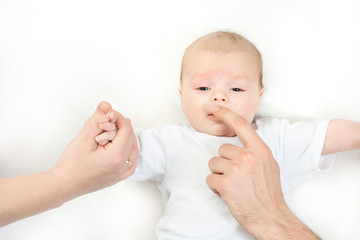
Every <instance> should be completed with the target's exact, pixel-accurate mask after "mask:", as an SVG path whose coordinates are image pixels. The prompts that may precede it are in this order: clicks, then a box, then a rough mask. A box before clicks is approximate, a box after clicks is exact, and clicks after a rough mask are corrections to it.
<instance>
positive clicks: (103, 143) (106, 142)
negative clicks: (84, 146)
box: [97, 139, 109, 146]
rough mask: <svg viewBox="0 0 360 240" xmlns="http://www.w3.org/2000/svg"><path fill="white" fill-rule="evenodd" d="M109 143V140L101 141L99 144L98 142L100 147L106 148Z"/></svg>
mask: <svg viewBox="0 0 360 240" xmlns="http://www.w3.org/2000/svg"><path fill="white" fill-rule="evenodd" d="M108 142H109V140H106V139H104V140H101V141H99V142H97V143H98V144H99V145H100V146H105V145H106V144H108Z"/></svg>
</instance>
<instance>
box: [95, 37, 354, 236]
mask: <svg viewBox="0 0 360 240" xmlns="http://www.w3.org/2000/svg"><path fill="white" fill-rule="evenodd" d="M179 92H180V97H181V106H182V111H183V112H184V113H185V115H186V119H187V120H188V123H189V124H187V125H186V126H178V125H173V124H161V125H157V126H155V127H154V128H153V129H148V130H144V131H138V132H137V140H138V147H139V161H138V165H137V168H136V171H135V173H134V175H133V176H131V177H130V179H133V180H154V181H156V182H157V185H158V188H159V190H160V192H161V195H162V200H163V203H164V206H165V213H164V216H163V217H162V218H161V220H160V222H159V224H158V227H157V236H158V238H159V239H252V237H251V236H249V235H248V234H247V233H246V232H245V231H244V230H242V229H241V227H240V226H239V224H238V223H237V221H236V220H235V219H234V218H233V217H232V215H231V213H230V211H229V209H228V208H227V206H226V204H225V203H224V201H223V200H222V198H221V197H220V196H218V195H216V194H214V193H213V192H212V191H211V190H210V189H209V187H208V186H207V184H206V178H207V176H208V175H209V174H210V173H211V172H210V169H209V167H208V161H209V159H211V158H212V157H213V156H216V155H218V149H219V147H220V146H221V145H223V144H225V143H230V144H233V145H235V146H239V147H242V146H243V145H242V143H241V142H240V140H239V138H238V137H237V136H236V135H235V132H234V130H233V129H232V128H230V127H229V126H228V125H226V124H225V123H224V122H222V121H220V120H219V119H217V118H216V117H215V116H214V115H213V114H212V112H213V111H214V109H215V108H217V107H218V106H222V107H226V108H228V109H230V110H232V111H233V112H235V113H237V114H239V115H241V116H243V117H244V118H245V119H246V120H247V121H248V122H249V123H253V127H254V129H255V130H256V132H257V134H258V135H259V136H260V137H261V138H262V140H263V141H264V142H265V143H266V144H267V145H268V146H269V148H270V149H271V151H272V153H273V156H274V158H275V159H276V161H277V162H278V164H279V167H280V178H281V184H282V188H283V190H287V189H289V188H291V187H293V186H295V185H296V184H298V183H300V182H301V181H303V180H305V179H306V178H308V177H309V176H310V175H311V174H313V173H314V172H316V171H319V170H325V169H329V168H330V167H331V166H332V164H333V162H334V159H335V155H334V154H333V153H335V152H339V151H345V150H351V149H358V148H360V137H359V136H360V134H359V129H360V124H359V123H355V122H350V121H346V120H331V121H316V122H313V123H305V122H300V123H294V124H290V123H289V122H288V121H287V120H279V119H257V120H255V121H254V117H255V115H256V114H257V112H258V110H259V105H260V100H261V97H262V94H263V92H264V87H263V84H262V57H261V54H260V53H259V51H258V50H257V49H256V47H255V46H254V45H253V44H252V43H251V42H250V41H248V40H247V39H245V38H244V37H242V36H241V35H239V34H236V33H232V32H214V33H210V34H208V35H205V36H203V37H201V38H200V39H198V40H197V41H195V42H194V43H192V44H191V45H190V46H189V47H188V48H187V50H186V51H185V54H184V57H183V61H182V68H181V82H180V89H179ZM253 121H254V122H253ZM113 122H114V121H112V122H107V123H103V124H101V125H100V128H102V129H103V130H104V132H103V133H102V134H101V135H99V136H97V137H96V141H97V142H98V143H99V144H100V145H104V144H106V143H107V142H108V141H111V140H112V138H113V135H114V131H116V130H114V123H113ZM340 130H341V131H340ZM356 131H357V132H356ZM128 164H131V162H129V163H128Z"/></svg>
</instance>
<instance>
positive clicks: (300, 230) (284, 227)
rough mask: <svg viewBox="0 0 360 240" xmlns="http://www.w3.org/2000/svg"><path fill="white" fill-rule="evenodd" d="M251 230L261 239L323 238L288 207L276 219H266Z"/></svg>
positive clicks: (308, 239) (304, 239)
mask: <svg viewBox="0 0 360 240" xmlns="http://www.w3.org/2000/svg"><path fill="white" fill-rule="evenodd" d="M249 231H251V232H250V234H252V235H253V236H254V237H256V239H259V240H275V239H276V240H298V239H303V240H319V239H321V238H320V237H319V236H317V235H316V234H315V233H314V232H312V231H311V230H310V229H309V228H308V227H306V226H305V225H304V223H302V222H301V221H300V220H299V219H298V218H297V217H296V216H295V215H294V214H293V213H292V212H291V211H290V210H288V209H287V210H285V211H284V212H283V213H282V214H279V215H278V217H276V218H275V219H272V220H266V221H265V222H263V223H262V224H260V225H258V226H255V227H254V228H251V229H249Z"/></svg>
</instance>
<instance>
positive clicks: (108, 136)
mask: <svg viewBox="0 0 360 240" xmlns="http://www.w3.org/2000/svg"><path fill="white" fill-rule="evenodd" d="M115 135H116V131H112V132H103V133H101V134H100V135H98V136H96V137H95V140H96V142H97V143H98V144H100V145H104V144H103V143H104V142H105V141H107V142H106V143H108V142H109V141H112V140H113V139H114V137H115ZM106 143H105V144H106Z"/></svg>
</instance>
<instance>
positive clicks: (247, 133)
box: [213, 107, 265, 148]
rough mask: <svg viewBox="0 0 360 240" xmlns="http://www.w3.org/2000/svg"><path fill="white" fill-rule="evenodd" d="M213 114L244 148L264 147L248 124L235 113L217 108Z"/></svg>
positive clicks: (223, 108)
mask: <svg viewBox="0 0 360 240" xmlns="http://www.w3.org/2000/svg"><path fill="white" fill-rule="evenodd" d="M213 114H214V116H215V117H217V118H218V119H220V120H221V121H223V122H224V123H225V124H226V125H228V126H229V127H231V128H232V129H233V130H234V132H235V133H236V135H237V136H238V138H239V139H240V141H241V142H242V143H243V144H244V147H245V148H247V147H250V146H254V145H257V146H261V145H265V143H264V142H263V140H262V139H261V138H260V137H259V135H258V134H257V133H256V132H255V130H254V129H253V127H252V126H251V125H250V123H249V122H248V121H247V120H246V119H245V118H243V117H242V116H240V115H238V114H237V113H235V112H233V111H231V110H230V109H228V108H225V107H219V108H217V109H215V110H214V111H213Z"/></svg>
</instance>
